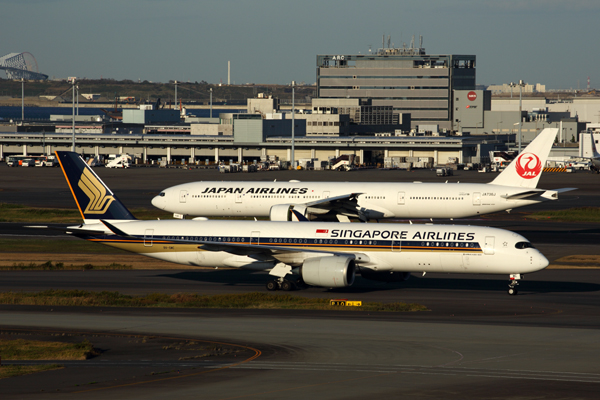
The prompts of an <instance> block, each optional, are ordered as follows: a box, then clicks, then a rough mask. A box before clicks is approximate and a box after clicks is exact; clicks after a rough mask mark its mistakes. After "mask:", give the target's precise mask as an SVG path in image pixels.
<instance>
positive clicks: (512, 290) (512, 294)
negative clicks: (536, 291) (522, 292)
mask: <svg viewBox="0 0 600 400" xmlns="http://www.w3.org/2000/svg"><path fill="white" fill-rule="evenodd" d="M517 293H519V291H518V290H517V288H514V287H509V288H508V294H509V295H511V296H516V294H517Z"/></svg>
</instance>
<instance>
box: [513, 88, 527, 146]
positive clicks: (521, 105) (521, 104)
mask: <svg viewBox="0 0 600 400" xmlns="http://www.w3.org/2000/svg"><path fill="white" fill-rule="evenodd" d="M515 86H518V87H519V154H521V127H522V125H523V117H522V115H521V113H522V112H523V111H522V109H523V86H525V82H523V80H519V83H514V82H511V83H510V87H511V88H513V87H515ZM511 90H512V89H511Z"/></svg>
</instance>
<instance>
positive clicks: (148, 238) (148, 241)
mask: <svg viewBox="0 0 600 400" xmlns="http://www.w3.org/2000/svg"><path fill="white" fill-rule="evenodd" d="M153 238H154V229H146V231H145V232H144V246H145V247H152V239H153Z"/></svg>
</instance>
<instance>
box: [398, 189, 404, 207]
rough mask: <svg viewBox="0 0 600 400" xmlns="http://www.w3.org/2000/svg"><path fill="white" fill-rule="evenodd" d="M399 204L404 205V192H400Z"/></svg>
mask: <svg viewBox="0 0 600 400" xmlns="http://www.w3.org/2000/svg"><path fill="white" fill-rule="evenodd" d="M398 205H401V206H403V205H404V192H398Z"/></svg>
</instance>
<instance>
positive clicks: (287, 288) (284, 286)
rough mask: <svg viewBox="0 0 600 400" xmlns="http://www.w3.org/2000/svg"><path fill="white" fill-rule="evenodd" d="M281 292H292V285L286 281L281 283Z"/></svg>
mask: <svg viewBox="0 0 600 400" xmlns="http://www.w3.org/2000/svg"><path fill="white" fill-rule="evenodd" d="M281 290H284V291H286V292H289V291H292V290H294V284H293V283H292V282H290V281H288V280H285V281H283V282H282V283H281Z"/></svg>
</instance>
